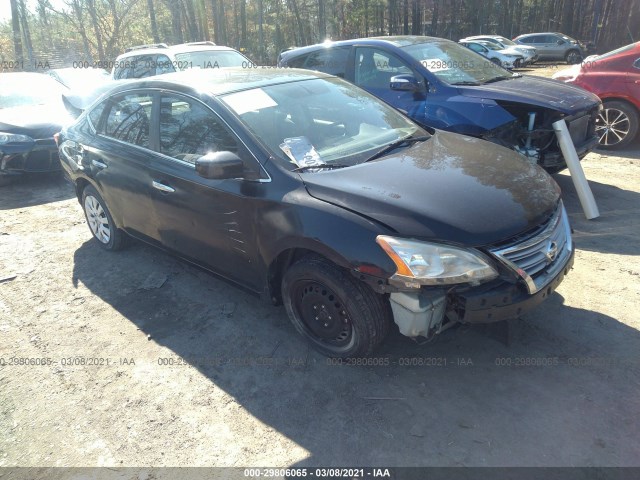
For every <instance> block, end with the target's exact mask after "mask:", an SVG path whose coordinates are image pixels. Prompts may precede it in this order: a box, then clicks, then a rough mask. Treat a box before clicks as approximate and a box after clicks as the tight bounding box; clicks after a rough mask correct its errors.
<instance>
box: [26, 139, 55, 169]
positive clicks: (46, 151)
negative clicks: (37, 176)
mask: <svg viewBox="0 0 640 480" xmlns="http://www.w3.org/2000/svg"><path fill="white" fill-rule="evenodd" d="M59 165H60V162H59V158H58V149H57V147H56V143H55V141H54V140H53V138H52V139H41V140H36V144H35V146H34V147H33V149H32V150H31V151H30V152H29V153H28V154H27V155H26V158H25V161H24V167H23V168H24V170H25V171H27V172H48V171H51V170H57V169H58V168H59Z"/></svg>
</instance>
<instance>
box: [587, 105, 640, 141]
mask: <svg viewBox="0 0 640 480" xmlns="http://www.w3.org/2000/svg"><path fill="white" fill-rule="evenodd" d="M596 133H597V134H598V137H599V138H600V148H604V149H613V148H622V147H624V146H626V145H627V144H629V143H630V142H631V141H632V140H633V139H634V138H635V136H636V135H637V134H638V112H637V111H636V109H635V108H633V107H632V106H631V105H629V104H628V103H625V102H621V101H619V100H611V101H605V102H604V108H603V109H602V111H601V112H600V113H599V114H598V118H596Z"/></svg>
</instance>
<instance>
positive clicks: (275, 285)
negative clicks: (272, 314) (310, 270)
mask: <svg viewBox="0 0 640 480" xmlns="http://www.w3.org/2000/svg"><path fill="white" fill-rule="evenodd" d="M307 255H317V256H319V257H323V258H325V259H327V260H329V259H328V258H327V257H325V256H324V255H322V254H319V253H318V252H315V251H313V250H309V249H306V248H289V249H287V250H284V251H282V252H280V254H279V255H278V256H277V257H276V258H275V259H274V260H273V261H272V262H271V264H270V265H269V271H268V274H267V275H268V276H267V279H268V282H269V295H270V298H271V301H272V302H273V304H274V305H280V304H282V291H281V285H282V276H283V275H284V272H286V271H287V269H288V268H289V267H290V266H291V265H293V264H294V263H296V262H297V261H298V260H300V259H301V258H302V257H305V256H307ZM329 261H331V260H329Z"/></svg>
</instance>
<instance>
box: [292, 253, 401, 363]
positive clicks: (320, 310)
mask: <svg viewBox="0 0 640 480" xmlns="http://www.w3.org/2000/svg"><path fill="white" fill-rule="evenodd" d="M282 299H283V302H284V305H285V308H286V309H287V314H288V315H289V319H290V320H291V322H292V323H293V325H294V327H295V328H296V330H297V331H298V332H299V333H300V334H301V335H302V336H303V337H305V338H306V339H307V340H309V341H310V343H311V344H312V345H313V347H314V348H315V349H316V350H318V351H319V352H321V353H323V354H325V355H327V356H330V357H340V358H348V357H358V356H366V355H369V354H371V352H373V350H374V349H375V348H376V347H377V346H378V345H380V343H382V341H383V339H384V337H385V336H386V335H387V333H388V331H389V327H390V321H391V308H390V306H389V302H388V301H387V299H386V298H385V297H383V296H382V295H379V294H377V293H375V292H374V291H373V290H371V288H369V287H368V286H367V285H366V284H364V283H362V282H360V281H359V280H357V279H356V278H354V277H352V276H351V275H350V274H349V273H347V272H345V271H343V270H342V269H340V268H339V267H337V266H336V265H334V264H332V263H330V262H328V261H327V260H325V259H323V258H321V257H318V256H314V255H310V256H307V257H304V258H302V259H301V260H299V261H298V262H297V263H295V264H293V265H292V266H291V267H290V268H289V269H288V270H287V271H286V272H285V274H284V277H283V279H282Z"/></svg>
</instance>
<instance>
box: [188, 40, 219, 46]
mask: <svg viewBox="0 0 640 480" xmlns="http://www.w3.org/2000/svg"><path fill="white" fill-rule="evenodd" d="M182 45H214V46H215V45H216V44H215V43H213V42H212V41H211V40H203V41H201V42H189V43H183V44H182Z"/></svg>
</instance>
